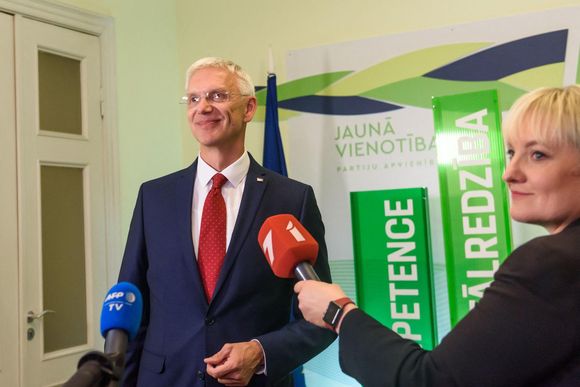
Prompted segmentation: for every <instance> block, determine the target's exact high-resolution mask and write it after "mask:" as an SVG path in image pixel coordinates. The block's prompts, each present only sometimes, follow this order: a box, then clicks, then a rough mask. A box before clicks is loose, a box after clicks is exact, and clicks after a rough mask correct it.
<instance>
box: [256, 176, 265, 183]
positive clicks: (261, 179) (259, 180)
mask: <svg viewBox="0 0 580 387" xmlns="http://www.w3.org/2000/svg"><path fill="white" fill-rule="evenodd" d="M256 181H257V182H258V183H263V182H264V178H263V177H256Z"/></svg>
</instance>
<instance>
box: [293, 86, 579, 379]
mask: <svg viewBox="0 0 580 387" xmlns="http://www.w3.org/2000/svg"><path fill="white" fill-rule="evenodd" d="M503 131H504V137H505V140H506V147H507V153H508V158H509V163H508V165H507V168H506V170H505V173H504V176H503V178H504V180H505V181H506V183H507V185H508V187H509V190H510V194H511V207H510V215H511V217H512V218H513V219H514V220H517V221H519V222H525V223H531V224H537V225H541V226H543V227H544V228H545V229H546V230H547V231H548V233H549V235H546V236H542V237H538V238H535V239H533V240H531V241H529V242H527V243H525V244H523V245H522V246H520V247H519V248H517V249H516V250H515V251H513V253H512V254H510V256H509V257H508V258H507V259H506V260H505V262H504V263H503V264H502V265H501V266H500V268H499V269H498V271H497V272H496V274H495V277H494V281H493V282H492V283H491V285H490V287H489V288H488V289H487V290H486V291H485V293H484V295H483V297H482V298H481V300H480V301H479V302H478V303H477V305H476V306H475V308H473V310H471V311H470V312H469V313H468V314H467V315H466V316H465V317H464V318H463V319H462V320H461V321H460V322H459V324H458V325H457V326H456V327H455V328H454V329H453V330H452V331H451V332H450V333H449V334H448V335H447V336H446V337H445V338H443V340H442V341H441V343H440V344H439V345H438V346H437V347H436V348H435V349H434V350H432V351H425V350H423V349H421V347H419V345H417V344H416V343H415V342H413V341H411V340H406V339H403V338H401V337H400V336H399V335H397V334H396V333H395V332H393V331H391V330H390V329H388V328H386V327H384V326H383V325H381V324H380V323H379V322H377V321H375V320H374V319H373V318H371V317H370V316H368V315H367V314H365V313H364V312H363V311H361V310H360V309H358V308H357V307H356V306H355V305H354V304H353V303H349V301H346V302H345V301H344V298H345V294H344V292H343V291H342V290H341V288H340V287H339V286H337V285H333V284H326V283H322V282H314V281H301V282H298V283H297V284H296V285H295V287H294V290H295V291H296V292H297V293H298V299H299V302H300V310H301V311H302V313H303V314H304V316H305V318H306V319H307V320H308V321H310V322H311V323H314V324H316V325H318V326H327V324H326V323H325V321H324V320H323V316H324V315H325V311H326V310H327V308H329V307H331V308H335V309H341V310H342V316H341V318H339V319H338V320H337V321H336V325H335V327H334V330H335V331H336V332H337V333H339V345H340V365H341V367H342V369H343V371H344V372H345V373H347V374H348V375H351V376H352V377H354V378H355V379H357V380H358V381H359V382H360V383H361V384H363V385H364V386H366V387H373V386H413V387H419V386H430V387H437V386H445V387H451V386H466V387H477V386H482V387H483V386H486V387H500V386H506V387H517V386H522V387H523V386H525V387H534V386H537V387H539V386H562V387H563V386H566V387H572V386H576V387H578V386H580V86H578V85H573V86H568V87H564V88H542V89H538V90H534V91H532V92H530V93H528V94H525V95H524V96H522V97H521V98H520V99H518V100H517V101H516V102H515V104H514V105H513V107H512V109H511V110H510V112H509V114H508V117H507V119H506V120H505V122H504V129H503ZM337 304H338V308H337ZM341 306H342V307H341Z"/></svg>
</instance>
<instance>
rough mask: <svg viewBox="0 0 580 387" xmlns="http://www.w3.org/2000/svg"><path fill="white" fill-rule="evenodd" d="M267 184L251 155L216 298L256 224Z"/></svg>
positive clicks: (215, 294)
mask: <svg viewBox="0 0 580 387" xmlns="http://www.w3.org/2000/svg"><path fill="white" fill-rule="evenodd" d="M267 185H268V179H267V178H266V170H265V169H264V168H262V167H261V166H260V165H259V164H258V163H257V162H256V161H255V160H254V159H253V158H252V156H251V155H250V169H249V170H248V175H247V176H246V185H245V187H244V194H243V195H242V201H241V203H240V210H239V211H238V218H237V219H236V225H235V227H234V231H233V233H232V238H231V240H230V244H229V246H228V251H227V253H226V257H225V260H224V264H223V266H222V269H221V271H220V276H219V279H218V283H217V284H216V291H215V293H214V299H215V298H217V297H218V295H219V291H220V290H221V287H222V285H223V283H224V281H225V279H226V278H227V277H228V274H229V272H230V270H231V269H232V267H233V265H234V262H235V261H236V259H238V256H239V255H240V250H241V249H242V245H243V244H244V242H245V241H246V238H247V237H248V233H249V232H250V230H251V229H252V227H253V226H254V223H255V217H256V214H257V213H258V208H259V207H260V203H261V201H262V197H263V195H264V191H265V190H266V187H267ZM256 243H257V240H256Z"/></svg>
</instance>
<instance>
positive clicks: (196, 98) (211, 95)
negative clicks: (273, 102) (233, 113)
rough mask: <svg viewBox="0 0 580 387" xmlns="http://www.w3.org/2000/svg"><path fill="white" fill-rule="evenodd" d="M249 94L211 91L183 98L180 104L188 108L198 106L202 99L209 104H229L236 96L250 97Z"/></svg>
mask: <svg viewBox="0 0 580 387" xmlns="http://www.w3.org/2000/svg"><path fill="white" fill-rule="evenodd" d="M248 95H249V94H239V93H230V92H229V91H225V90H211V91H206V92H205V93H201V94H187V95H184V96H183V97H181V101H179V103H182V104H187V106H188V107H192V106H196V105H197V104H198V103H199V102H200V101H201V99H202V98H205V100H206V101H207V102H209V103H223V102H228V101H229V100H230V98H231V97H234V96H248Z"/></svg>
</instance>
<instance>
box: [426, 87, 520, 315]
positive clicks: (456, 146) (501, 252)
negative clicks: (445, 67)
mask: <svg viewBox="0 0 580 387" xmlns="http://www.w3.org/2000/svg"><path fill="white" fill-rule="evenodd" d="M433 114H434V118H435V135H436V139H437V164H438V169H439V183H440V192H441V212H442V220H443V236H444V241H445V255H446V267H447V283H448V288H449V309H450V314H451V324H452V325H455V324H457V322H459V320H461V318H463V316H465V314H466V313H467V312H468V311H469V310H471V309H472V308H473V307H474V306H475V304H476V303H477V301H478V300H479V299H480V298H481V296H482V295H483V291H484V290H485V289H486V288H487V287H488V286H489V284H490V283H491V281H492V280H493V275H494V273H495V272H496V270H497V269H498V267H499V265H500V263H501V262H502V261H503V260H504V259H505V257H507V255H508V254H509V253H510V252H511V232H510V221H509V213H508V200H507V188H506V185H505V184H504V183H503V181H502V173H503V171H504V169H505V152H504V145H503V138H502V135H501V124H500V121H501V119H500V118H501V112H500V110H499V106H498V101H497V92H496V91H495V90H488V91H480V92H474V93H467V94H459V95H451V96H445V97H437V98H433Z"/></svg>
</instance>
